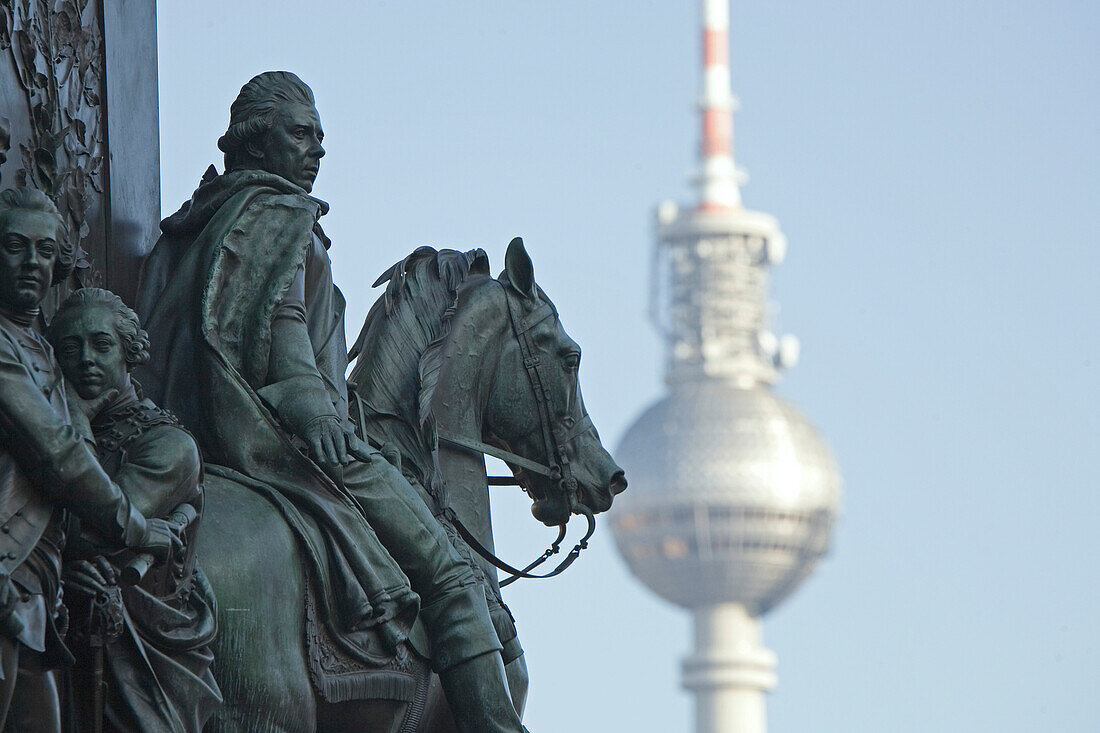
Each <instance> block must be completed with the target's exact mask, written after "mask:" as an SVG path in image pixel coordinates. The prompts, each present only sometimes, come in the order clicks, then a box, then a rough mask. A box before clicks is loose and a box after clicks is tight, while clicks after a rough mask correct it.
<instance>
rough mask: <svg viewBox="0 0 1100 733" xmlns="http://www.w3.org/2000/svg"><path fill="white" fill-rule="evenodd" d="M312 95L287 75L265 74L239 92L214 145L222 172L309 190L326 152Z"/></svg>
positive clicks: (282, 73)
mask: <svg viewBox="0 0 1100 733" xmlns="http://www.w3.org/2000/svg"><path fill="white" fill-rule="evenodd" d="M324 137H325V133H324V131H323V130H322V129H321V118H320V116H319V115H318V114H317V107H316V106H315V102H314V99H313V91H312V90H311V89H310V88H309V87H308V86H306V84H305V82H303V81H302V80H301V79H299V78H298V77H297V76H295V75H294V74H292V73H290V72H289V71H266V72H264V73H263V74H259V75H257V76H254V77H252V79H250V80H249V82H248V83H247V84H245V85H244V86H243V87H241V92H240V94H238V95H237V99H236V100H234V102H233V106H232V107H231V108H230V113H229V129H228V130H226V133H225V134H224V135H222V136H221V139H219V140H218V148H220V149H221V151H222V152H223V153H225V168H226V170H227V171H230V170H241V169H254V170H263V171H267V172H268V173H274V174H275V175H277V176H281V177H282V178H285V179H286V180H288V181H290V182H291V183H294V184H296V185H298V186H300V187H301V188H303V189H305V190H306V191H307V192H309V191H312V190H313V182H314V181H315V180H317V172H318V170H319V169H320V165H321V158H322V157H324V155H325V149H324V148H323V147H321V141H322V140H323V139H324Z"/></svg>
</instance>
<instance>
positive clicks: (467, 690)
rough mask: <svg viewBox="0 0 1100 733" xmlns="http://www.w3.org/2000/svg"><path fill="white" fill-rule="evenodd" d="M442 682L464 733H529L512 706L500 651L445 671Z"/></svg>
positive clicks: (441, 678)
mask: <svg viewBox="0 0 1100 733" xmlns="http://www.w3.org/2000/svg"><path fill="white" fill-rule="evenodd" d="M439 679H440V681H441V682H442V683H443V692H444V694H446V696H447V704H448V705H450V706H451V712H453V713H454V718H455V724H456V725H457V726H458V730H459V732H460V733H526V731H527V729H526V728H524V727H523V724H522V723H521V722H520V720H519V715H518V714H517V713H516V709H515V707H514V706H513V705H512V696H511V695H510V694H509V692H508V682H507V681H506V679H505V675H504V661H503V660H502V659H501V658H500V654H499V653H498V652H489V653H488V654H482V655H480V656H477V657H474V658H473V659H468V660H466V661H465V662H461V663H459V664H456V665H454V666H453V667H450V668H449V669H445V670H442V671H441V672H439Z"/></svg>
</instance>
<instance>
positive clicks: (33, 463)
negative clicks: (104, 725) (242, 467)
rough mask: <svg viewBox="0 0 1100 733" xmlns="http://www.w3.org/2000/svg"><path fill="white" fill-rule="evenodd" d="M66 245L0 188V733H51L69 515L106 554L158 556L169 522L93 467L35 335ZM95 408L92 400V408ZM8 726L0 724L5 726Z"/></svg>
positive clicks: (37, 198)
mask: <svg viewBox="0 0 1100 733" xmlns="http://www.w3.org/2000/svg"><path fill="white" fill-rule="evenodd" d="M74 259H75V246H74V245H73V243H72V242H71V241H70V239H69V237H68V232H67V231H66V228H65V225H64V223H63V222H62V220H61V217H60V215H59V214H58V211H57V208H56V207H55V206H54V204H53V203H52V202H51V201H50V199H49V198H48V197H47V196H46V195H45V194H42V193H41V192H39V191H36V190H33V189H28V188H20V189H9V190H5V191H3V192H0V728H3V729H5V730H10V729H15V730H34V731H43V732H45V733H50V732H51V731H58V730H60V725H61V707H60V696H59V692H58V683H57V674H56V670H57V669H59V668H61V667H64V666H65V665H66V664H67V663H69V662H71V661H72V655H71V654H70V652H69V650H68V649H67V647H66V646H65V644H64V642H63V640H62V639H63V636H64V634H65V627H66V614H65V611H64V606H63V605H62V597H61V582H60V581H61V566H62V552H63V551H64V548H65V544H66V527H67V525H68V518H69V516H70V512H71V513H72V514H73V515H76V516H77V517H78V518H79V519H80V521H81V522H83V523H84V524H85V526H87V527H88V528H89V529H90V530H93V531H94V532H95V533H96V534H97V536H98V537H99V538H100V540H101V541H102V542H103V543H104V545H105V546H108V547H111V548H112V549H114V550H122V549H123V548H131V549H132V550H135V551H138V552H141V553H151V554H152V555H153V556H155V557H157V558H160V559H164V558H167V557H168V556H169V555H170V554H171V553H172V552H173V551H176V550H178V548H179V546H180V540H179V537H178V536H177V534H176V532H175V530H174V529H173V526H172V525H171V524H170V523H168V522H166V521H164V520H161V519H155V518H147V517H146V515H145V514H143V513H142V511H141V510H140V509H139V508H138V507H137V506H136V505H135V504H134V503H133V502H131V501H130V499H129V497H127V495H126V493H125V492H124V491H123V490H121V489H120V488H119V486H118V485H117V484H116V483H115V482H113V481H112V480H111V479H110V477H109V476H108V475H107V473H106V472H104V470H103V469H102V467H101V466H100V464H99V462H98V461H97V460H96V456H95V454H94V452H93V449H92V447H91V445H90V444H89V440H88V439H89V438H90V435H89V432H88V431H89V428H88V424H87V421H86V420H82V419H81V417H82V414H81V413H78V414H77V415H76V419H75V420H74V419H73V418H71V417H70V411H69V406H68V403H67V400H66V395H65V390H64V380H63V379H62V375H61V370H60V369H59V367H58V364H57V362H56V360H55V358H54V353H53V350H52V348H51V347H50V345H49V343H48V342H47V341H46V339H45V338H44V337H43V336H42V335H41V333H39V331H38V324H39V322H40V313H39V306H40V304H41V302H42V300H43V298H45V297H46V295H47V293H48V292H49V290H50V287H51V285H53V284H54V283H55V282H58V281H60V280H62V279H63V278H64V277H66V276H67V275H68V274H69V272H71V270H72V267H73V265H74ZM100 406H102V405H101V404H97V401H93V403H92V404H90V405H88V408H89V409H90V410H96V409H98V408H99V407H100ZM5 726H6V727H5Z"/></svg>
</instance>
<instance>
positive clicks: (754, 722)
mask: <svg viewBox="0 0 1100 733" xmlns="http://www.w3.org/2000/svg"><path fill="white" fill-rule="evenodd" d="M694 613H695V649H694V651H693V654H692V655H691V656H690V657H688V658H687V659H685V660H684V665H683V685H684V688H685V689H687V690H690V691H691V692H692V693H693V694H694V695H695V731H696V733H765V732H766V730H767V725H766V714H765V709H764V694H765V693H766V692H768V691H769V690H771V689H772V688H773V687H775V683H776V678H775V654H774V653H772V652H771V651H769V650H768V649H765V648H764V647H763V646H761V643H760V622H759V621H757V620H756V619H755V618H753V617H752V616H750V615H749V613H748V612H747V611H746V610H745V607H744V606H742V605H740V604H737V603H724V604H721V605H716V606H707V607H704V608H697V609H695V612H694Z"/></svg>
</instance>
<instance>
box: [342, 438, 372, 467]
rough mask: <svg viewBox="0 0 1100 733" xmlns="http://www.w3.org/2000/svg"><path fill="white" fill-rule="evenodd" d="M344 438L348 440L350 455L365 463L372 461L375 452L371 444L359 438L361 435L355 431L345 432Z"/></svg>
mask: <svg viewBox="0 0 1100 733" xmlns="http://www.w3.org/2000/svg"><path fill="white" fill-rule="evenodd" d="M344 439H345V440H346V441H347V448H348V455H349V456H351V457H352V458H354V459H355V460H357V461H362V462H363V463H370V462H371V461H372V460H373V458H374V456H375V455H376V454H375V452H374V451H372V450H371V447H370V446H369V445H367V444H366V443H364V442H363V441H361V440H359V436H357V435H356V434H355V433H344Z"/></svg>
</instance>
